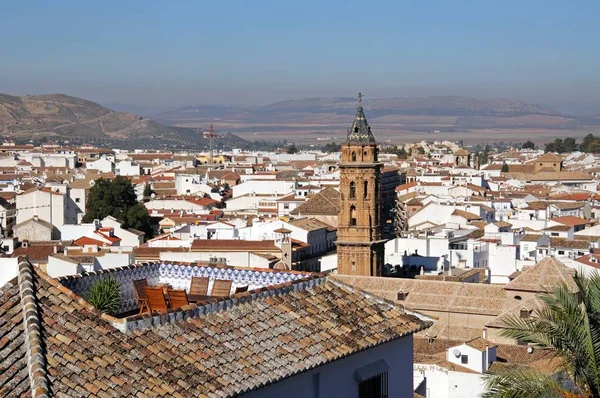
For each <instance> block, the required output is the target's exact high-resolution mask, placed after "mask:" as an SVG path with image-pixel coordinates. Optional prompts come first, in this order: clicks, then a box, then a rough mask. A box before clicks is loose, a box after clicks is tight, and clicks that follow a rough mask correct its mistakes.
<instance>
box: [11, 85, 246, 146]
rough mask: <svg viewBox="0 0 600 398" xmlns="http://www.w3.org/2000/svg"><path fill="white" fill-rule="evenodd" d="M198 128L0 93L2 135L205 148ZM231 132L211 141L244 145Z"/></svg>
mask: <svg viewBox="0 0 600 398" xmlns="http://www.w3.org/2000/svg"><path fill="white" fill-rule="evenodd" d="M202 133H203V131H202V129H200V128H183V127H172V126H164V125H162V124H161V123H159V122H157V121H154V120H151V119H146V118H143V117H140V116H137V115H134V114H132V113H124V112H115V111H113V110H111V109H108V108H105V107H103V106H101V105H99V104H97V103H95V102H92V101H88V100H84V99H81V98H76V97H70V96H67V95H62V94H48V95H35V96H26V97H17V96H11V95H6V94H0V135H1V136H2V137H5V138H13V139H33V140H37V139H42V138H45V137H53V139H56V140H63V141H64V140H68V141H70V142H75V143H77V142H92V143H95V144H105V145H115V146H119V147H124V148H125V147H127V148H129V147H135V148H162V147H169V146H176V147H185V148H204V147H207V146H208V140H207V139H206V138H204V136H203V134H202ZM245 144H246V141H245V140H243V139H241V138H239V137H237V136H235V135H232V134H219V135H218V136H217V138H216V139H215V146H216V147H220V146H227V147H235V146H242V147H243V146H245Z"/></svg>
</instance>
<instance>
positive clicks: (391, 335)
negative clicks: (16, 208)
mask: <svg viewBox="0 0 600 398" xmlns="http://www.w3.org/2000/svg"><path fill="white" fill-rule="evenodd" d="M19 268H20V273H22V274H24V275H25V277H24V278H20V279H19V282H18V283H17V281H16V280H13V282H12V284H11V283H9V284H8V285H6V286H5V287H3V288H1V289H0V325H1V326H2V328H1V329H0V330H1V332H0V370H2V371H1V372H0V396H21V395H32V389H37V390H38V394H37V395H36V394H34V395H35V396H44V393H47V394H48V395H50V396H65V397H66V396H69V397H75V396H77V397H90V396H140V397H141V396H168V397H187V396H198V395H200V396H217V397H221V396H234V395H237V394H240V393H243V392H246V391H250V390H254V389H257V388H259V387H261V386H264V385H267V384H271V383H274V382H277V381H279V380H281V379H284V378H287V377H290V376H293V375H295V374H298V373H301V372H303V371H305V370H308V369H311V368H314V367H316V366H319V365H323V364H325V363H328V362H331V361H335V360H337V359H341V358H343V357H346V356H348V355H350V354H353V353H356V352H359V351H362V350H365V349H368V348H370V347H374V346H376V345H379V344H383V343H385V342H388V341H391V340H394V339H397V338H400V337H402V336H406V335H409V334H412V333H414V332H416V331H419V330H421V329H423V328H425V327H427V326H429V324H428V323H425V322H422V321H420V320H419V319H418V318H416V317H415V316H412V315H407V314H405V313H403V312H402V311H401V310H400V309H399V308H398V307H396V306H393V305H390V304H389V303H386V302H383V301H381V300H377V299H374V298H372V297H367V296H366V295H364V294H362V293H359V292H356V291H351V290H350V289H346V288H343V287H340V286H338V285H337V284H335V283H333V282H330V281H327V280H326V278H324V277H322V278H320V279H314V278H313V282H314V283H312V284H311V285H310V286H307V287H304V288H298V289H294V288H291V287H292V286H291V284H287V285H285V286H283V287H282V288H281V290H277V288H275V287H274V288H269V289H267V290H265V291H264V292H263V293H264V294H262V295H261V294H257V293H254V294H253V293H252V292H245V293H240V294H239V295H237V296H236V297H237V298H232V299H230V300H235V301H234V302H233V303H232V304H231V305H229V306H223V307H221V308H226V309H221V310H219V309H217V308H215V307H217V306H214V305H213V306H209V307H210V309H209V307H207V308H206V309H205V311H206V312H205V313H204V314H203V315H198V316H196V317H189V318H187V319H181V318H182V317H180V319H179V320H172V321H171V322H169V321H166V322H160V325H159V326H154V327H153V328H150V329H145V330H136V331H134V332H130V333H123V332H120V331H119V330H117V329H115V328H114V327H113V326H112V325H111V323H109V321H110V320H111V317H109V316H107V315H104V314H100V313H99V312H98V311H97V310H95V309H94V308H93V307H91V306H90V305H89V304H88V303H87V302H85V301H84V300H83V299H81V298H80V297H78V296H76V295H75V294H73V293H72V292H71V291H70V290H68V289H67V288H65V287H64V286H62V285H60V284H59V283H58V282H57V281H56V280H55V279H52V278H50V277H49V276H47V275H46V274H44V273H42V272H41V271H39V270H38V269H37V268H35V267H32V266H31V265H30V264H29V263H27V262H25V261H22V262H21V263H20V265H19ZM27 275H29V277H27ZM21 279H23V281H24V282H22V281H21ZM27 281H29V284H28V283H27ZM31 285H32V286H31ZM21 296H23V297H25V298H23V299H22V298H21ZM190 307H195V305H194V304H192V305H190ZM161 318H162V316H161ZM165 318H169V317H166V316H165ZM173 318H177V317H176V316H174V317H173ZM112 319H114V318H112ZM42 347H43V349H42ZM28 361H29V366H28ZM28 369H29V370H28Z"/></svg>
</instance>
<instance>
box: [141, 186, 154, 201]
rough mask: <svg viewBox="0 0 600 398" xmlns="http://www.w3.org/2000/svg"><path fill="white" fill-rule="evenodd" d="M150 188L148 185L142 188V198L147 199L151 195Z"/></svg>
mask: <svg viewBox="0 0 600 398" xmlns="http://www.w3.org/2000/svg"><path fill="white" fill-rule="evenodd" d="M152 193H153V191H152V186H151V185H150V184H149V183H148V184H146V185H145V186H144V194H143V195H144V198H149V197H150V196H151V195H152Z"/></svg>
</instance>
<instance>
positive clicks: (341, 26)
mask: <svg viewBox="0 0 600 398" xmlns="http://www.w3.org/2000/svg"><path fill="white" fill-rule="evenodd" d="M599 15H600V1H599V0H590V1H583V0H582V1H565V0H561V1H553V0H543V1H536V0H519V1H506V0H504V1H492V0H478V1H460V0H454V1H451V0H446V1H427V0H420V1H399V0H395V1H386V2H377V1H348V0H329V1H309V0H303V1H285V0H277V1H232V0H229V1H214V0H213V1H123V0H120V1H106V0H104V1H91V0H90V1H87V0H86V1H81V0H77V1H59V0H57V1H32V0H23V1H4V2H2V6H1V8H0V38H1V39H0V92H4V93H12V94H30V93H42V92H44V93H46V92H62V93H67V94H71V95H76V96H82V97H86V98H89V99H93V100H96V101H100V102H103V103H107V102H115V103H131V104H142V105H160V106H171V105H172V106H176V105H181V104H190V103H236V104H263V103H267V102H270V101H275V100H281V99H292V98H301V97H312V96H342V95H344V96H345V95H352V96H354V95H355V94H356V92H358V91H363V92H364V93H366V95H367V98H369V97H370V98H374V97H384V96H385V97H391V96H426V95H450V94H453V95H474V96H481V97H517V98H523V99H527V100H534V101H538V102H542V103H546V104H548V103H558V104H569V103H576V104H582V105H585V106H588V107H591V106H596V105H599V104H600V51H599V50H600V41H599V38H600V23H599V20H598V17H599ZM561 106H563V105H561Z"/></svg>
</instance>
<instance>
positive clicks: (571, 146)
mask: <svg viewBox="0 0 600 398" xmlns="http://www.w3.org/2000/svg"><path fill="white" fill-rule="evenodd" d="M577 148H578V145H577V141H575V138H571V137H569V138H565V139H564V140H563V150H564V151H565V152H573V151H576V150H577Z"/></svg>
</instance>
